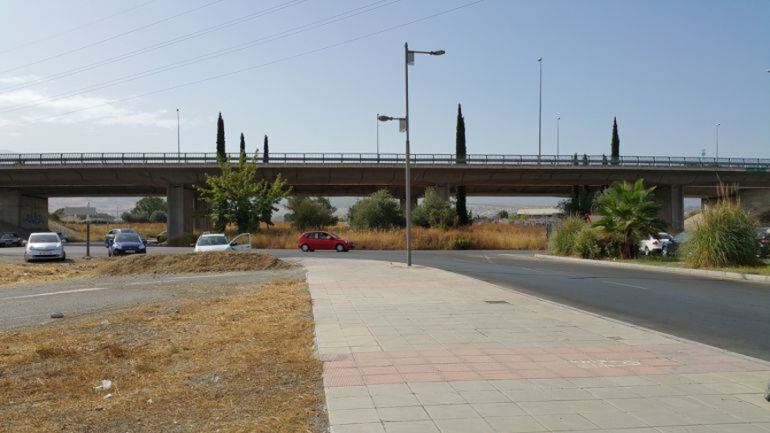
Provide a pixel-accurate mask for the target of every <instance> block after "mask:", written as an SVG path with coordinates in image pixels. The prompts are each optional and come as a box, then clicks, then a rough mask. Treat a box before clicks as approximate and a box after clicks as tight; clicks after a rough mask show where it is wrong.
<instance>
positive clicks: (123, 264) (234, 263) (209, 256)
mask: <svg viewBox="0 0 770 433" xmlns="http://www.w3.org/2000/svg"><path fill="white" fill-rule="evenodd" d="M292 266H294V265H292V264H289V263H287V262H284V261H283V260H279V259H277V258H275V257H273V256H270V255H267V254H262V253H229V252H228V253H226V252H222V253H205V254H200V253H186V254H146V255H145V254H142V255H136V256H127V257H121V258H116V259H114V260H102V261H100V262H99V264H98V265H97V266H96V267H95V268H94V274H95V275H133V274H185V273H199V272H244V271H266V270H270V269H288V268H290V267H292Z"/></svg>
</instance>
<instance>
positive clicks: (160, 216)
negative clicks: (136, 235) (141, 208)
mask: <svg viewBox="0 0 770 433" xmlns="http://www.w3.org/2000/svg"><path fill="white" fill-rule="evenodd" d="M150 222H151V223H164V222H166V211H162V210H156V211H155V212H153V213H152V215H150Z"/></svg>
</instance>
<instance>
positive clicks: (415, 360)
mask: <svg viewBox="0 0 770 433" xmlns="http://www.w3.org/2000/svg"><path fill="white" fill-rule="evenodd" d="M391 361H392V362H393V365H409V364H425V363H426V362H427V361H426V360H424V359H422V358H420V357H409V358H393V359H391Z"/></svg>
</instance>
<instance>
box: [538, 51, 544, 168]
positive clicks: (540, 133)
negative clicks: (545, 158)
mask: <svg viewBox="0 0 770 433" xmlns="http://www.w3.org/2000/svg"><path fill="white" fill-rule="evenodd" d="M537 63H538V64H539V65H540V103H539V105H538V108H537V161H538V162H540V157H541V156H542V154H543V58H542V57H538V59H537Z"/></svg>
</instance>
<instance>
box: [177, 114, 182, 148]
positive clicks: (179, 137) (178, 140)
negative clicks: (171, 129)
mask: <svg viewBox="0 0 770 433" xmlns="http://www.w3.org/2000/svg"><path fill="white" fill-rule="evenodd" d="M181 153H182V139H181V135H180V132H179V109H178V108H177V109H176V154H177V157H179V155H180V154H181Z"/></svg>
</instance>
